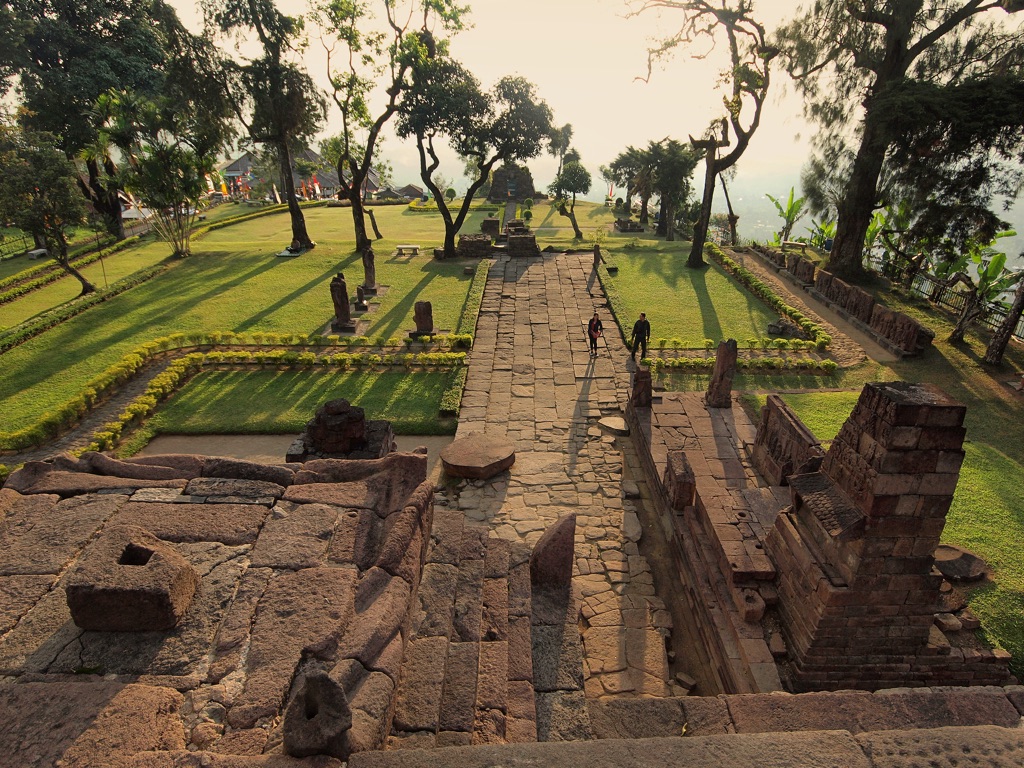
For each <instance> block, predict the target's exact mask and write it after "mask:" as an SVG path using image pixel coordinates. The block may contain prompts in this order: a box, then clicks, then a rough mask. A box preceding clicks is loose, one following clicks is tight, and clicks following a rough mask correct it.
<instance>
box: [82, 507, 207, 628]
mask: <svg viewBox="0 0 1024 768" xmlns="http://www.w3.org/2000/svg"><path fill="white" fill-rule="evenodd" d="M198 585H199V576H198V575H197V574H196V571H195V569H194V568H193V567H192V566H191V565H190V564H189V563H188V562H186V560H185V558H183V557H182V556H181V555H180V554H179V553H178V552H177V551H176V550H175V549H174V548H173V547H171V546H170V545H169V544H167V543H165V542H163V541H160V540H159V539H158V538H156V537H155V536H153V535H152V534H151V533H149V532H148V531H145V530H143V529H141V528H137V527H133V526H112V527H110V528H108V529H106V530H105V531H104V532H103V534H101V536H100V537H99V539H97V540H96V542H95V543H94V544H93V545H92V546H91V547H89V548H88V549H87V550H86V551H85V552H84V553H83V555H82V556H81V557H80V558H79V560H78V562H77V563H76V565H75V567H74V569H73V570H72V571H71V573H70V575H69V576H68V580H67V585H66V587H65V590H66V592H67V598H68V608H69V609H70V610H71V618H72V620H73V621H74V622H75V624H76V625H78V626H79V627H81V628H82V629H86V630H96V631H100V632H149V631H160V630H166V629H171V628H172V627H174V626H175V625H176V624H177V623H178V622H179V621H180V620H181V618H182V616H184V615H185V611H186V610H188V607H189V605H191V603H192V596H193V594H194V593H195V591H196V587H197V586H198Z"/></svg>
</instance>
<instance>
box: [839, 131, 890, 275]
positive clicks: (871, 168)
mask: <svg viewBox="0 0 1024 768" xmlns="http://www.w3.org/2000/svg"><path fill="white" fill-rule="evenodd" d="M880 134H881V131H880V130H879V128H878V127H877V126H875V125H874V121H872V120H870V119H869V120H867V121H866V122H865V124H864V135H863V136H862V137H861V142H860V148H859V149H858V150H857V157H856V158H855V159H854V162H853V169H852V172H851V174H850V181H849V182H848V184H847V186H846V194H845V195H844V196H843V199H842V200H841V201H840V203H839V206H838V209H837V210H838V216H839V220H838V223H837V225H836V238H835V242H834V243H833V245H832V252H831V254H830V255H829V257H828V271H829V272H831V273H832V274H834V275H835V276H836V277H839V278H842V279H843V280H846V281H848V282H860V281H863V279H864V278H865V277H866V276H867V271H866V270H865V269H864V264H863V258H864V238H865V236H866V235H867V232H868V227H869V226H870V225H871V218H872V216H874V212H875V204H876V203H877V201H878V177H879V176H880V175H881V173H882V163H883V161H884V160H885V150H886V147H887V146H888V145H887V143H886V141H885V139H884V138H883V137H882V136H881V135H880Z"/></svg>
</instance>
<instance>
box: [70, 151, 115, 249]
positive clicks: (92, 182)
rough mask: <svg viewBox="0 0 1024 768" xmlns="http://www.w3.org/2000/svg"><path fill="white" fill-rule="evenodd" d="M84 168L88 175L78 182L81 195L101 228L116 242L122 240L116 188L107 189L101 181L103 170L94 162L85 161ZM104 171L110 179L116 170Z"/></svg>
mask: <svg viewBox="0 0 1024 768" xmlns="http://www.w3.org/2000/svg"><path fill="white" fill-rule="evenodd" d="M85 167H86V170H87V171H88V173H89V180H88V181H83V180H82V179H81V178H79V180H78V184H79V188H80V189H81V190H82V194H84V195H85V199H86V200H88V201H89V203H90V204H91V205H92V207H93V208H94V209H95V210H96V213H98V214H99V216H100V218H101V219H102V220H103V226H104V228H105V229H106V230H107V232H108V233H110V234H111V235H113V236H114V238H115V239H116V240H118V241H120V240H124V238H125V232H124V219H123V218H122V216H121V198H120V197H119V196H118V194H117V192H118V190H117V187H116V186H115V187H114V188H113V189H108V188H107V186H106V185H105V184H104V180H103V170H101V169H100V165H99V163H97V162H96V160H94V159H93V160H86V162H85ZM105 170H106V171H107V175H108V176H109V177H110V178H111V179H112V178H113V173H114V171H116V169H114V171H111V169H110V167H106V166H105Z"/></svg>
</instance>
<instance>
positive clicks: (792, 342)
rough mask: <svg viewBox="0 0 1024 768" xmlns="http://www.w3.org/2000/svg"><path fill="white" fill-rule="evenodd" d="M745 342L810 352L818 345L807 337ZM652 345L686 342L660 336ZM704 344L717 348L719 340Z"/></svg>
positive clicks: (665, 346) (675, 346)
mask: <svg viewBox="0 0 1024 768" xmlns="http://www.w3.org/2000/svg"><path fill="white" fill-rule="evenodd" d="M743 343H744V344H746V348H747V349H757V348H758V347H760V348H761V349H764V350H769V349H792V350H794V351H796V352H799V351H801V350H804V351H808V352H809V351H811V350H812V349H817V346H818V345H817V343H816V342H813V341H807V340H806V339H782V338H779V339H776V338H772V337H770V336H762V337H760V338H749V339H744V342H743ZM651 346H652V347H657V348H658V349H683V348H685V346H686V343H685V342H684V341H683V340H682V339H678V338H671V339H666V338H659V339H655V341H654V342H653V343H652V344H651ZM703 346H704V349H708V350H711V349H715V348H716V347H717V346H718V342H716V341H714V340H712V339H704V343H703Z"/></svg>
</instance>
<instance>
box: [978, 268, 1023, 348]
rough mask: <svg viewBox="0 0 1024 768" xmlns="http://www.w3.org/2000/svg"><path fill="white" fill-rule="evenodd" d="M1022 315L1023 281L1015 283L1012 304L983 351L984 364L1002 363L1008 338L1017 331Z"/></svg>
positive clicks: (1008, 341)
mask: <svg viewBox="0 0 1024 768" xmlns="http://www.w3.org/2000/svg"><path fill="white" fill-rule="evenodd" d="M1022 314H1024V280H1021V281H1020V282H1019V283H1017V290H1016V291H1015V292H1014V294H1013V304H1012V305H1011V306H1010V308H1009V310H1007V313H1006V317H1005V318H1004V319H1003V322H1001V323H1000V324H999V327H998V328H996V330H995V333H993V334H992V339H991V340H990V341H989V343H988V348H987V349H986V350H985V362H986V363H988V364H989V365H999V364H1000V363H1002V362H1003V355H1004V354H1005V352H1006V347H1007V346H1008V345H1009V343H1010V337H1011V336H1013V332H1014V331H1015V330H1016V329H1017V323H1018V322H1020V318H1021V315H1022Z"/></svg>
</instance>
